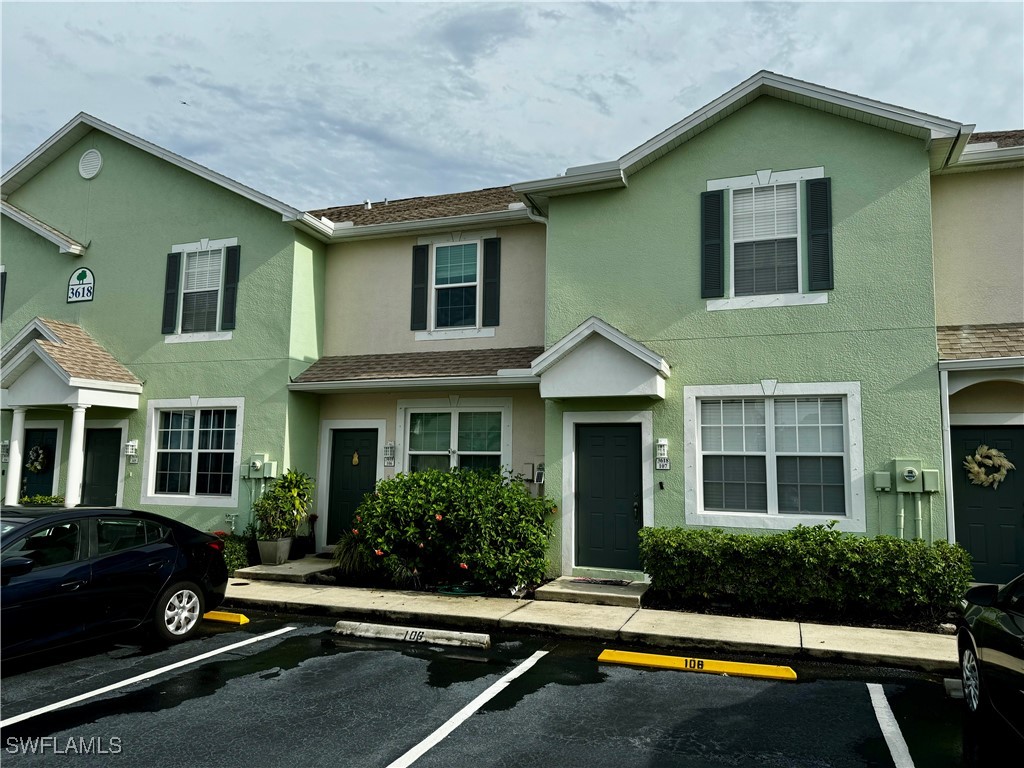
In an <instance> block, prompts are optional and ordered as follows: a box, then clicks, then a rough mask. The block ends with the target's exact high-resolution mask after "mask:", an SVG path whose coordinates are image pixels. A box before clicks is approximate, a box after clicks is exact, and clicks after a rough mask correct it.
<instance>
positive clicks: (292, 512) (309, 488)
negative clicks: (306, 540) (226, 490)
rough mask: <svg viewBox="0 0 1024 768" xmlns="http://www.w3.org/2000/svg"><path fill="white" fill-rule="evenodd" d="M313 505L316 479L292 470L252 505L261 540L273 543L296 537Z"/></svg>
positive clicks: (278, 479)
mask: <svg viewBox="0 0 1024 768" xmlns="http://www.w3.org/2000/svg"><path fill="white" fill-rule="evenodd" d="M312 504H313V478H311V477H310V476H309V475H307V474H306V473H305V472H299V471H298V470H294V469H289V470H288V471H286V472H285V473H284V474H283V475H281V476H280V477H279V478H277V479H276V480H272V481H270V483H269V484H268V485H267V487H266V489H265V490H264V491H263V493H261V494H260V497H259V498H258V499H256V501H254V502H253V504H252V513H253V518H254V519H255V521H256V530H257V536H258V538H259V539H260V540H262V541H272V540H274V539H286V538H289V537H291V536H294V535H295V532H296V531H297V530H298V528H299V525H300V524H301V523H302V522H303V521H304V520H305V519H306V516H307V514H308V513H309V508H310V506H312Z"/></svg>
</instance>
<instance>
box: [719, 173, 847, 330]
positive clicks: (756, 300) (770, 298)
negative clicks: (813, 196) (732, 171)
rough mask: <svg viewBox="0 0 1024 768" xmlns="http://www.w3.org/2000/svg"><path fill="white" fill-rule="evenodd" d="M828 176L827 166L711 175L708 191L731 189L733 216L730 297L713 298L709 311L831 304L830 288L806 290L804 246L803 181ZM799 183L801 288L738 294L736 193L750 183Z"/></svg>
mask: <svg viewBox="0 0 1024 768" xmlns="http://www.w3.org/2000/svg"><path fill="white" fill-rule="evenodd" d="M823 178H825V167H824V166H817V167H815V168H797V169H795V170H789V171H773V170H771V169H766V170H761V171H758V172H757V173H754V174H750V175H747V176H733V177H730V178H726V179H710V180H709V181H708V182H707V191H708V192H713V191H717V190H726V191H728V192H729V206H728V211H729V216H728V221H727V222H726V223H727V225H728V227H729V241H728V259H729V264H728V267H729V298H725V299H709V300H708V301H707V302H706V309H707V311H708V312H715V311H719V310H723V309H761V308H764V307H798V306H807V305H811V304H828V293H829V292H828V291H820V292H817V291H816V292H814V293H805V292H804V290H803V287H804V260H805V258H806V254H805V253H804V249H803V237H804V215H805V211H806V210H807V208H806V206H807V201H806V199H805V197H804V189H803V184H800V183H799V182H801V181H804V180H805V179H823ZM792 183H797V216H796V220H797V234H796V245H797V254H796V258H797V290H796V292H795V293H771V294H757V295H754V296H737V295H736V287H735V276H736V269H735V263H736V260H735V256H734V249H735V245H736V243H735V241H734V239H733V235H732V211H733V201H732V193H733V190H736V189H749V188H750V187H764V186H774V185H777V184H792Z"/></svg>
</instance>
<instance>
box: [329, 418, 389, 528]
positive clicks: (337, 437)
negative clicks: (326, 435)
mask: <svg viewBox="0 0 1024 768" xmlns="http://www.w3.org/2000/svg"><path fill="white" fill-rule="evenodd" d="M376 485H377V430H376V429H335V430H332V431H331V490H330V495H329V501H328V510H327V545H328V546H333V545H334V544H335V543H336V542H337V541H338V538H339V537H340V536H341V532H342V531H346V530H349V529H352V528H356V527H357V526H355V525H354V524H353V520H354V519H355V511H356V508H357V507H358V506H359V505H360V503H362V501H363V496H365V495H366V494H368V493H370V492H372V491H373V489H374V487H376Z"/></svg>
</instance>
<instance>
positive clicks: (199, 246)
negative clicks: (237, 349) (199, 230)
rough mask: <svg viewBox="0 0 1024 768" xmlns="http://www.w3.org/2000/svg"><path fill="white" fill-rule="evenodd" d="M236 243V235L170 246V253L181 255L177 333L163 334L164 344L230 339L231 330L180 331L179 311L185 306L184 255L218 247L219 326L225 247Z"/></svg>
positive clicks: (222, 295)
mask: <svg viewBox="0 0 1024 768" xmlns="http://www.w3.org/2000/svg"><path fill="white" fill-rule="evenodd" d="M233 245H238V238H237V237H225V238H221V239H220V240H207V239H203V240H199V241H197V242H195V243H178V244H176V245H172V246H171V251H170V252H171V253H180V254H181V256H182V260H181V269H180V270H179V274H178V316H177V318H176V319H175V323H176V325H175V327H176V328H178V330H179V332H178V333H171V334H168V335H166V336H164V344H189V343H193V342H197V341H231V336H232V332H231V331H220V330H218V331H200V332H198V333H181V332H180V330H181V313H182V312H183V311H184V308H185V256H186V254H187V253H188V252H189V251H207V250H211V249H216V248H219V249H221V251H222V254H223V256H222V258H221V262H220V277H221V282H220V288H218V289H217V327H218V328H219V327H220V322H221V310H222V309H223V307H224V270H225V268H226V266H227V249H228V247H229V246H233Z"/></svg>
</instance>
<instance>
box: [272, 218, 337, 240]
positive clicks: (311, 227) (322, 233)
mask: <svg viewBox="0 0 1024 768" xmlns="http://www.w3.org/2000/svg"><path fill="white" fill-rule="evenodd" d="M281 221H283V222H285V223H286V224H291V225H292V226H293V227H295V228H296V229H301V230H304V231H306V232H309V233H310V234H311V235H316V236H317V237H319V238H320V239H327V238H330V236H331V235H332V234H333V233H334V223H333V222H329V221H327V220H325V219H318V218H317V217H316V216H311V215H310V214H308V213H305V212H301V213H299V214H290V213H286V214H283V215H282V216H281Z"/></svg>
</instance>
